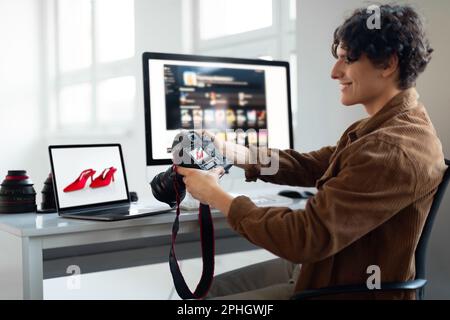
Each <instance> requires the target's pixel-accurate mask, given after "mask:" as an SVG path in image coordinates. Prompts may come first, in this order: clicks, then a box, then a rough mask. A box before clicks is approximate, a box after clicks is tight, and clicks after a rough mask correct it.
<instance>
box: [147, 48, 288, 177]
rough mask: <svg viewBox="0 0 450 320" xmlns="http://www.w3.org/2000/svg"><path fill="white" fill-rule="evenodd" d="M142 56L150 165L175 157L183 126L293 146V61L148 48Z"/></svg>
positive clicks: (260, 142) (264, 143)
mask: <svg viewBox="0 0 450 320" xmlns="http://www.w3.org/2000/svg"><path fill="white" fill-rule="evenodd" d="M142 58H143V73H144V102H145V130H146V152H147V167H148V168H149V167H151V166H155V165H169V164H171V163H172V162H171V152H170V151H171V146H172V142H173V139H174V137H175V136H176V135H177V133H179V132H180V130H183V129H184V130H191V129H194V128H199V127H202V128H204V129H209V130H211V131H213V132H215V133H217V134H218V135H220V136H221V137H222V138H223V139H226V140H230V141H234V142H236V143H239V144H243V145H247V146H248V145H251V144H254V145H260V146H268V147H270V148H278V149H288V148H293V138H292V121H291V117H292V116H291V100H290V82H289V79H290V77H289V63H288V62H281V61H266V60H257V59H236V58H219V57H206V56H195V55H181V54H165V53H149V52H146V53H144V54H143V55H142ZM147 172H148V174H150V173H149V170H147ZM154 173H156V172H154ZM154 173H152V174H151V176H150V177H148V178H149V179H151V178H152V176H153V175H154Z"/></svg>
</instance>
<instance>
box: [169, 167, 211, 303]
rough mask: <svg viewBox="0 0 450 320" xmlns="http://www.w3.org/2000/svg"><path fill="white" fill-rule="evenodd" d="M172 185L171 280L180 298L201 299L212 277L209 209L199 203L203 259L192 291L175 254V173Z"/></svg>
mask: <svg viewBox="0 0 450 320" xmlns="http://www.w3.org/2000/svg"><path fill="white" fill-rule="evenodd" d="M173 169H174V171H175V172H176V169H177V168H176V166H174V168H173ZM173 179H174V180H173V185H174V189H175V193H176V200H177V207H176V217H175V221H174V223H173V226H172V246H171V248H170V254H169V265H170V272H171V273H172V278H173V282H174V285H175V289H176V290H177V293H178V295H179V296H180V297H181V298H182V299H202V298H204V297H205V296H206V294H207V293H208V291H209V288H210V287H211V283H212V280H213V278H214V226H213V221H212V217H211V210H210V208H209V206H208V205H205V204H202V203H201V204H200V207H199V209H198V210H199V212H198V220H199V223H200V237H201V238H200V239H201V245H202V260H203V270H202V276H201V278H200V281H199V283H198V285H197V288H196V289H195V291H194V292H192V291H191V290H190V289H189V287H188V285H187V284H186V281H185V280H184V277H183V274H182V273H181V270H180V266H179V265H178V260H177V258H176V255H175V241H176V238H177V234H178V229H179V226H180V222H179V216H180V202H181V200H180V195H179V185H178V181H177V179H176V175H174V178H173Z"/></svg>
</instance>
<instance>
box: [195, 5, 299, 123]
mask: <svg viewBox="0 0 450 320" xmlns="http://www.w3.org/2000/svg"><path fill="white" fill-rule="evenodd" d="M193 1H194V10H193V19H192V20H193V21H198V22H197V25H196V26H195V28H194V30H193V33H194V36H193V39H194V43H193V48H194V52H195V53H197V54H204V55H212V56H214V55H215V56H229V57H240V58H259V59H267V60H283V61H289V62H290V71H291V105H292V114H293V125H294V129H295V127H296V125H297V123H298V121H297V109H298V105H297V104H298V99H297V83H298V82H297V52H296V39H295V38H296V37H295V35H296V32H295V30H296V26H295V24H296V21H295V20H296V16H297V15H296V10H297V8H296V7H297V3H296V0H193Z"/></svg>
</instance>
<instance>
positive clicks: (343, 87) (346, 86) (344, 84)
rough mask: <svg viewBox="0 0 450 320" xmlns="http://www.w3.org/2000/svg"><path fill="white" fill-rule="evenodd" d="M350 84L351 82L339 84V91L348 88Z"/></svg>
mask: <svg viewBox="0 0 450 320" xmlns="http://www.w3.org/2000/svg"><path fill="white" fill-rule="evenodd" d="M352 84H353V83H352V82H347V83H340V87H341V90H345V89H347V88H349V87H350V86H351V85H352Z"/></svg>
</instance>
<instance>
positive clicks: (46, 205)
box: [41, 173, 56, 210]
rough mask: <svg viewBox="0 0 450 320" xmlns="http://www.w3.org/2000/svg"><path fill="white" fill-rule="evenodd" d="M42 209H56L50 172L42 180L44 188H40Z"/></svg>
mask: <svg viewBox="0 0 450 320" xmlns="http://www.w3.org/2000/svg"><path fill="white" fill-rule="evenodd" d="M41 193H42V202H41V209H42V210H52V209H56V203H55V194H54V192H53V177H52V174H51V173H50V174H49V175H48V177H47V179H46V180H45V182H44V188H42V191H41Z"/></svg>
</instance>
